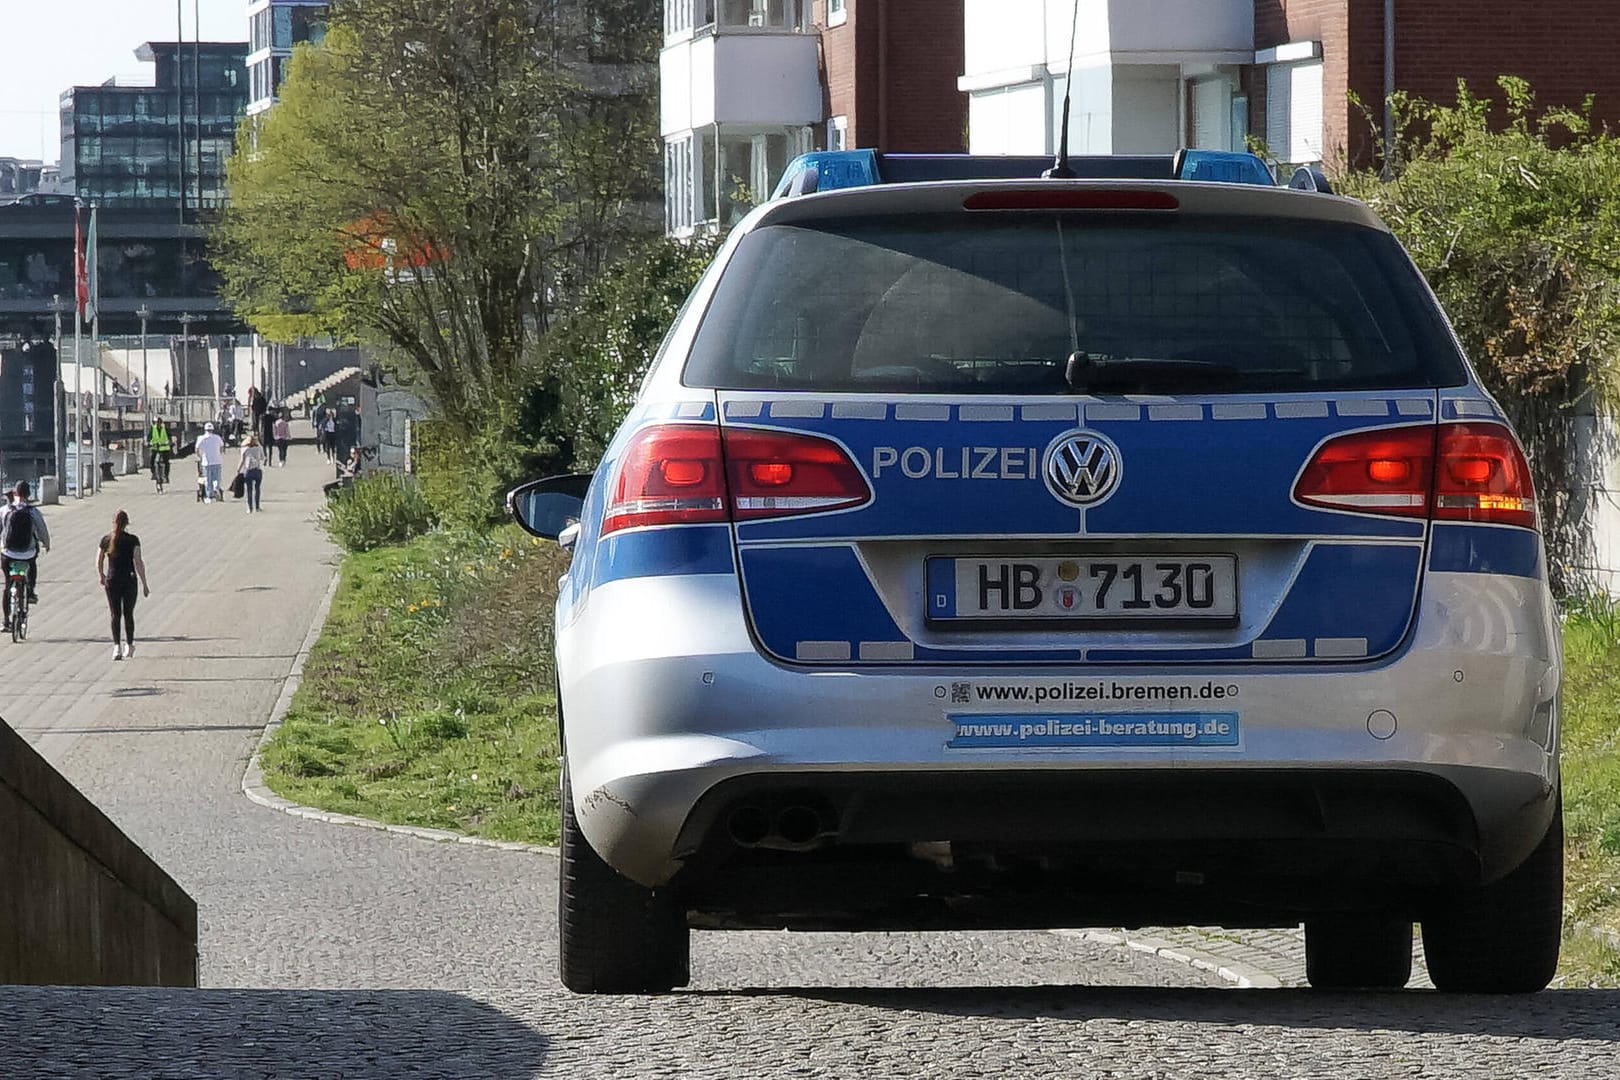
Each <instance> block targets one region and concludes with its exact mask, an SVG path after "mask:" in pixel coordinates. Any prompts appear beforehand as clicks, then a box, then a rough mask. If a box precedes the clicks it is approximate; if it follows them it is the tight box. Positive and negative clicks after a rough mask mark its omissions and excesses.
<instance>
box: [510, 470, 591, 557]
mask: <svg viewBox="0 0 1620 1080" xmlns="http://www.w3.org/2000/svg"><path fill="white" fill-rule="evenodd" d="M590 486H591V478H590V477H589V476H587V475H584V474H580V473H574V474H570V475H568V476H548V477H546V478H545V479H544V480H531V481H529V482H528V483H527V484H524V485H522V486H521V487H516V488H513V489H512V490H511V491H510V492H508V493H507V496H506V509H507V510H508V511H510V512H511V514H512V516H513V517H514V518H516V519H517V523H518V524H519V525H521V526H523V528H524V529H525V530H526V531H527V532H529V533H532V534H533V535H535V536H539V537H543V538H545V539H547V540H557V541H559V542H561V537H562V536H563V534H564V533H567V532H570V530H572V531H573V535H574V536H576V537H577V535H578V530H577V528H575V527H576V526H577V525H578V523H579V515H580V511H581V509H582V508H583V507H584V505H585V491H586V489H587V488H589V487H590ZM565 546H572V545H565Z"/></svg>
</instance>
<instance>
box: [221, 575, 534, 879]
mask: <svg viewBox="0 0 1620 1080" xmlns="http://www.w3.org/2000/svg"><path fill="white" fill-rule="evenodd" d="M341 578H342V575H341V574H340V573H339V572H338V571H336V570H334V571H333V572H332V583H331V584H330V585H328V586H327V587H326V595H325V596H324V597H322V598H321V606H320V608H319V609H318V610H317V611H316V612H315V619H314V621H313V622H312V623H310V627H309V633H307V634H305V635H304V643H303V644H302V645H300V646H299V647H298V655H297V656H296V657H295V658H294V659H293V664H292V670H291V671H289V672H287V677H286V678H285V679H283V680H282V683H281V694H280V696H278V697H277V698H276V704H275V708H273V709H271V710H270V721H269V723H267V724H265V726H264V733H263V734H261V735H260V736H259V741H258V742H257V743H256V744H255V745H254V747H253V754H252V756H251V757H249V758H248V763H247V769H246V770H245V771H244V772H243V773H242V794H244V795H246V796H247V797H248V798H249V799H250V800H251V801H253V802H255V803H257V804H258V805H260V806H263V807H266V808H268V809H270V810H279V811H281V812H282V813H283V814H291V815H292V816H294V817H301V818H308V819H310V820H311V821H323V822H326V823H327V824H329V825H350V826H356V827H359V828H362V829H371V830H374V831H376V832H387V833H394V834H396V835H398V836H411V837H415V838H416V839H418V840H431V841H433V842H434V843H439V844H467V845H470V846H472V847H485V848H495V849H497V850H500V851H525V852H529V853H531V854H538V855H552V856H555V855H556V854H557V849H556V848H554V847H546V846H544V845H542V844H525V843H522V842H520V841H517V840H485V839H484V838H483V837H481V836H467V835H465V834H464V833H458V832H451V831H450V830H448V829H428V828H423V827H422V826H419V825H391V824H389V823H387V822H385V821H376V820H373V819H372V818H363V817H356V816H355V815H353V814H338V813H333V812H332V811H330V810H321V809H318V808H317V807H313V806H304V805H302V804H301V803H295V802H293V801H292V800H291V799H284V798H282V797H281V796H280V795H277V794H276V793H275V792H273V791H271V790H270V789H269V788H268V787H266V786H265V783H264V767H263V766H262V765H260V763H259V755H260V754H261V753H262V752H263V750H264V747H265V744H267V743H268V742H269V741H270V740H271V738H273V737H274V736H275V733H276V730H277V729H278V728H280V727H281V722H282V721H283V720H285V719H286V718H287V710H288V709H290V708H292V700H293V695H294V694H295V693H297V692H298V687H299V684H300V683H302V682H303V681H304V665H305V664H306V663H308V662H309V654H310V650H312V649H314V648H315V642H316V641H318V640H319V639H320V636H321V629H322V627H324V626H325V625H326V617H327V615H328V614H330V613H331V611H332V599H333V597H335V596H336V595H337V590H338V582H339V581H340V580H341Z"/></svg>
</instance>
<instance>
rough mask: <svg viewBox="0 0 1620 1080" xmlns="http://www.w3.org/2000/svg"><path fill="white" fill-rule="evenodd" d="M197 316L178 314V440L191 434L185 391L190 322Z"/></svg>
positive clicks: (188, 377) (189, 349)
mask: <svg viewBox="0 0 1620 1080" xmlns="http://www.w3.org/2000/svg"><path fill="white" fill-rule="evenodd" d="M196 321H197V317H196V316H195V315H193V314H192V313H191V312H189V311H187V312H184V313H183V314H182V315H181V316H180V441H181V442H185V441H186V440H187V438H188V437H189V436H190V434H191V396H190V394H188V393H187V390H188V389H189V383H190V375H191V324H192V323H194V322H196Z"/></svg>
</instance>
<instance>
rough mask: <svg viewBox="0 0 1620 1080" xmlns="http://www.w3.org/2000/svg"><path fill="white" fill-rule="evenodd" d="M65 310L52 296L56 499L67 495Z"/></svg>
mask: <svg viewBox="0 0 1620 1080" xmlns="http://www.w3.org/2000/svg"><path fill="white" fill-rule="evenodd" d="M66 310H67V305H66V304H64V303H62V294H61V293H57V294H55V295H53V296H52V297H51V314H52V315H53V316H54V317H55V319H56V345H55V348H56V379H55V381H54V390H53V391H52V396H51V416H52V417H53V418H54V420H55V427H54V429H53V430H52V433H51V434H52V438H53V439H54V440H55V441H54V442H53V443H52V444H51V450H52V451H53V453H54V454H55V456H56V490H57V496H58V497H61V496H62V495H65V494H66V493H67V474H66V473H65V472H63V471H62V470H63V468H64V467H65V466H66V465H67V448H66V447H65V446H64V445H63V442H62V440H63V438H64V437H65V436H66V431H65V430H64V428H63V424H62V406H63V405H65V404H66V401H65V400H64V398H63V395H62V312H64V311H66Z"/></svg>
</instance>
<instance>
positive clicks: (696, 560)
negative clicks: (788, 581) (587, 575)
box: [594, 525, 736, 585]
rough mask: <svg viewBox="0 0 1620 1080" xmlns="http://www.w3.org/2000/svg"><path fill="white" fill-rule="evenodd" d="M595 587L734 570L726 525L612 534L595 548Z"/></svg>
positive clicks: (641, 530)
mask: <svg viewBox="0 0 1620 1080" xmlns="http://www.w3.org/2000/svg"><path fill="white" fill-rule="evenodd" d="M595 554H596V562H595V569H596V572H595V575H594V584H597V585H603V584H606V583H607V582H609V581H619V580H621V579H624V578H638V577H663V576H667V575H677V574H730V573H733V572H734V571H735V570H736V564H735V562H734V561H733V558H732V553H731V527H730V526H729V525H675V526H667V527H661V528H656V529H630V530H628V531H626V532H617V533H611V534H609V535H608V536H605V537H603V538H602V540H601V542H600V543H598V544H597V546H596V551H595Z"/></svg>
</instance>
